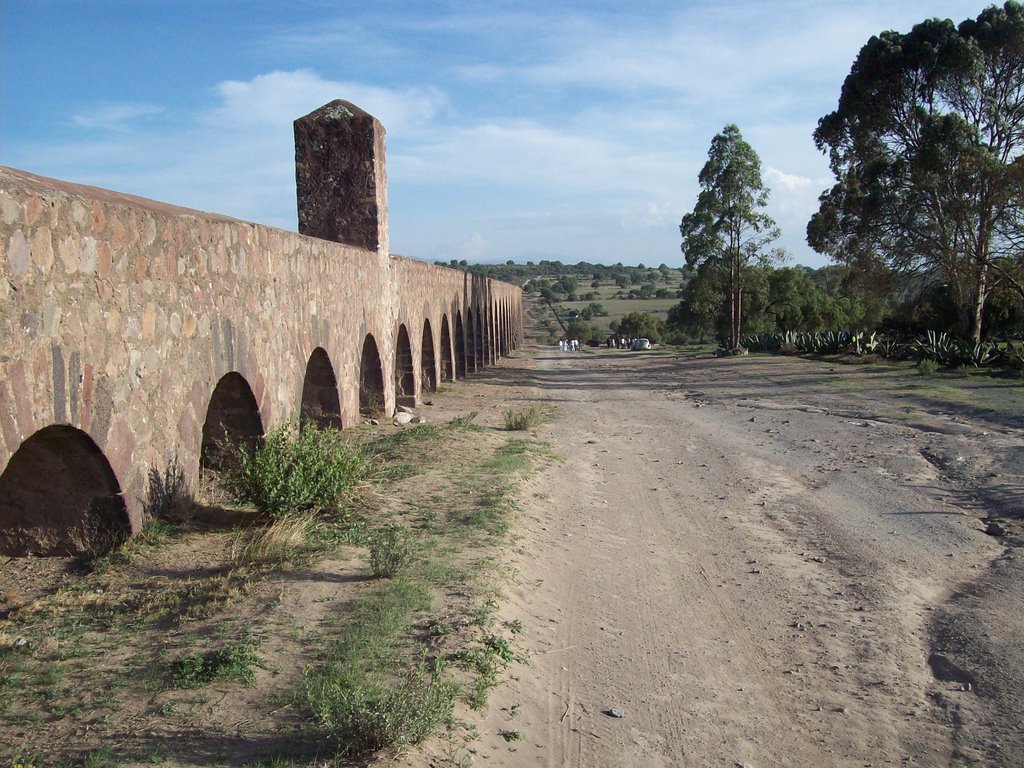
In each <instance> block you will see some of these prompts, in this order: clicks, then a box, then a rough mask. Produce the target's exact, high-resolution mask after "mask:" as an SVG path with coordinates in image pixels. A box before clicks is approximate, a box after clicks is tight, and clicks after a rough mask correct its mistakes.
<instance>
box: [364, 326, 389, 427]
mask: <svg viewBox="0 0 1024 768" xmlns="http://www.w3.org/2000/svg"><path fill="white" fill-rule="evenodd" d="M383 413H384V371H383V369H382V368H381V364H380V352H378V351H377V342H376V341H374V338H373V334H370V333H368V334H366V338H365V339H363V351H362V353H360V356H359V414H360V415H361V416H371V417H372V416H381V415H383Z"/></svg>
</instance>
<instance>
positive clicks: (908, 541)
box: [479, 351, 994, 766]
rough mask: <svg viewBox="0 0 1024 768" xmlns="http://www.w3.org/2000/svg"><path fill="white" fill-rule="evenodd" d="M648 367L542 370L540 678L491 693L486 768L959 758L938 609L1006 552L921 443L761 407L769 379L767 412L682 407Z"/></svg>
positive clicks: (664, 379)
mask: <svg viewBox="0 0 1024 768" xmlns="http://www.w3.org/2000/svg"><path fill="white" fill-rule="evenodd" d="M651 360H653V359H645V358H644V356H642V355H638V356H634V357H630V356H628V355H620V356H618V357H617V358H616V357H611V356H603V355H601V356H593V357H591V356H587V355H560V354H558V353H550V352H545V351H541V352H540V353H539V354H538V358H537V360H536V362H535V363H532V364H533V365H535V366H536V369H535V371H534V377H535V378H534V382H535V385H534V387H532V388H531V389H529V390H526V391H525V392H523V394H524V396H525V397H527V398H529V399H536V400H538V401H540V402H549V403H557V406H558V411H559V416H558V419H557V421H556V422H555V423H553V424H551V425H550V426H549V427H548V428H546V429H545V430H544V431H543V436H544V437H546V438H549V439H551V440H552V442H553V444H554V445H555V448H556V450H557V451H558V452H559V453H560V454H561V455H562V456H563V462H562V463H561V464H560V465H558V466H556V467H553V468H551V469H550V470H549V471H548V472H546V474H545V476H544V477H542V478H540V479H538V480H537V482H536V483H535V485H534V487H533V491H534V493H533V496H532V497H530V498H527V499H526V500H525V501H524V507H525V509H524V512H525V520H524V525H523V526H522V527H521V530H520V535H521V539H520V547H519V551H518V554H517V556H516V563H515V564H516V566H517V567H518V568H519V570H520V571H521V572H522V573H523V574H524V579H523V581H522V582H521V583H520V584H518V585H516V586H515V587H514V588H513V589H512V590H511V594H510V600H509V604H508V606H506V609H505V612H506V615H507V617H509V618H519V619H521V620H522V621H523V622H524V623H525V624H526V625H527V626H528V627H529V629H530V634H529V635H528V637H527V639H526V643H527V646H528V648H529V650H530V652H531V654H532V657H533V665H532V666H531V667H529V668H523V669H519V670H517V671H516V672H515V673H514V674H515V679H513V680H511V681H510V683H509V684H508V685H507V686H504V687H502V688H501V689H499V690H498V691H497V692H496V693H495V695H494V701H493V707H492V709H491V715H490V716H489V717H488V719H487V721H486V722H485V724H484V727H483V731H484V736H483V738H482V739H481V751H480V753H479V754H480V756H481V757H483V758H485V763H486V764H487V765H494V766H520V765H524V766H525V765H549V766H625V765H637V766H640V765H643V766H662V765H663V766H690V765H694V766H698V765H701V766H703V765H749V766H769V765H771V766H775V765H779V766H783V765H792V766H804V765H815V764H820V765H836V766H854V765H856V766H862V765H865V764H875V763H877V764H882V763H889V762H897V763H898V762H908V761H914V760H918V761H921V762H923V763H924V764H930V765H950V764H954V763H955V759H954V749H955V746H954V744H953V741H954V728H953V724H952V722H951V718H952V715H951V713H950V709H949V707H947V706H945V705H944V704H943V703H941V702H937V701H936V697H935V695H934V694H935V687H934V680H933V678H932V677H931V672H930V670H929V668H928V665H927V656H928V651H929V640H928V631H927V624H928V620H929V618H930V613H929V611H930V610H931V609H932V608H934V607H935V606H936V605H937V604H938V602H939V601H941V600H942V599H944V598H945V596H946V595H947V594H949V592H951V590H952V589H953V587H954V586H955V585H956V584H957V583H958V582H959V581H962V580H964V579H966V578H969V577H970V575H971V569H972V567H975V566H979V565H983V564H985V563H987V561H988V560H989V559H990V558H991V557H992V556H993V552H994V548H993V547H992V546H991V545H990V542H988V541H987V539H986V537H983V536H981V535H980V534H979V533H978V532H977V529H976V526H973V525H972V521H971V520H970V519H969V518H968V517H965V516H964V515H963V514H962V510H961V509H959V508H958V507H956V506H955V502H956V498H955V496H954V495H953V494H951V493H950V489H949V488H948V487H946V486H944V485H943V484H942V482H941V479H940V478H938V477H937V476H936V475H935V474H934V471H933V470H932V469H931V467H930V465H928V463H927V462H925V461H923V460H921V459H920V456H919V455H918V454H917V446H916V444H915V442H914V439H915V438H914V431H913V430H912V429H908V428H906V427H905V426H903V425H888V426H886V425H876V426H875V427H874V428H871V429H868V428H866V427H865V426H864V423H865V422H862V421H856V420H851V419H850V418H849V415H848V414H847V415H845V416H832V415H830V414H829V413H828V411H827V409H825V408H821V407H817V406H814V405H811V404H806V403H805V404H801V407H799V408H794V407H789V406H787V405H784V404H777V405H776V406H775V407H769V408H763V407H761V406H760V405H757V404H758V403H759V404H761V405H763V404H764V403H770V402H772V400H771V398H772V395H773V391H772V390H771V383H770V382H768V381H765V382H764V386H765V387H767V389H766V391H765V393H764V395H763V396H762V397H760V398H752V401H753V402H754V403H755V405H754V406H753V407H751V405H750V403H739V402H737V401H735V400H730V399H729V398H727V397H722V396H721V395H716V394H714V393H712V394H711V395H710V396H708V397H680V395H679V389H680V387H679V385H678V383H677V382H676V381H674V379H673V377H675V376H676V375H678V374H681V373H684V372H685V364H681V363H679V362H676V363H674V364H672V365H669V364H668V363H666V362H664V361H663V360H654V361H653V362H651V363H650V365H651V367H649V368H648V367H647V366H648V364H649V361H651ZM703 383H704V384H705V385H706V386H704V387H703V388H704V389H706V390H708V391H709V392H710V391H712V390H713V389H714V387H715V386H716V383H715V382H714V381H706V382H703ZM750 386H753V385H750ZM702 394H703V393H702ZM751 414H753V417H752V416H751ZM908 448H909V449H910V450H909V451H908ZM914 456H917V460H916V461H915V460H914ZM951 552H953V553H955V554H956V556H955V557H950V556H949V555H950V553H951ZM612 708H621V709H623V710H624V711H625V717H623V718H614V717H610V716H609V715H607V714H605V713H606V712H607V711H609V710H610V709H612ZM510 711H515V712H516V713H517V715H516V717H515V718H514V719H512V718H510V717H508V713H509V712H510ZM509 727H513V728H516V729H517V730H518V731H519V732H521V733H522V735H523V740H522V741H521V742H517V743H516V744H514V745H509V744H504V743H502V742H501V741H500V740H499V739H497V738H495V735H496V734H497V733H498V731H499V729H501V728H509Z"/></svg>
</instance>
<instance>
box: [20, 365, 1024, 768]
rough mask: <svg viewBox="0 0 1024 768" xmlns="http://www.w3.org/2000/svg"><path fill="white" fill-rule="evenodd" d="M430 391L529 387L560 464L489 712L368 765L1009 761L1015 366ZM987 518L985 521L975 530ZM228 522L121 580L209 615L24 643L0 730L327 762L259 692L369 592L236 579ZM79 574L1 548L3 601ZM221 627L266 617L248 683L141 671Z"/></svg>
mask: <svg viewBox="0 0 1024 768" xmlns="http://www.w3.org/2000/svg"><path fill="white" fill-rule="evenodd" d="M428 399H429V401H430V404H429V405H426V404H425V405H424V406H423V407H422V408H421V409H420V410H421V412H423V413H424V414H426V415H427V416H428V418H429V419H430V420H431V421H432V422H434V423H440V422H443V421H445V420H447V419H449V418H452V417H455V416H462V415H465V414H466V413H468V412H470V411H479V412H480V415H479V417H478V421H479V422H480V423H483V424H485V425H489V426H495V427H496V426H500V424H501V417H502V411H503V410H504V409H506V408H510V407H511V408H516V409H523V408H526V407H528V406H530V405H533V404H540V405H542V406H545V407H549V408H551V409H552V412H553V418H552V419H551V420H550V421H549V422H548V423H547V424H545V425H543V426H541V427H540V428H538V429H537V430H535V433H536V435H537V436H538V437H540V438H542V439H544V440H547V441H549V442H550V443H551V444H552V446H553V448H554V450H555V451H556V452H557V454H558V455H559V457H560V458H559V460H558V461H556V462H553V463H550V464H549V465H547V466H546V467H545V468H544V470H543V472H541V473H539V474H535V475H534V476H533V477H531V478H530V479H529V481H528V482H526V483H524V484H523V487H522V491H521V494H520V498H519V520H518V522H517V524H516V527H515V536H514V543H513V545H512V548H511V551H510V552H508V553H507V558H506V559H507V564H508V566H509V569H510V572H511V573H512V574H513V577H512V579H511V580H510V582H509V583H508V585H507V586H506V589H505V596H504V600H503V602H502V605H501V607H500V609H499V618H500V619H501V620H503V621H504V622H506V623H505V624H504V625H503V626H513V625H516V626H518V624H516V623H517V622H518V623H519V624H521V625H522V626H523V627H524V628H525V630H526V632H525V634H524V635H521V636H518V637H517V643H519V644H520V647H521V649H522V650H524V651H525V652H526V653H527V654H528V655H529V658H530V663H529V664H514V665H513V666H512V667H510V668H509V669H508V670H507V671H506V679H505V681H504V683H503V684H502V685H501V686H499V687H498V688H497V689H495V690H494V691H493V692H492V693H491V696H490V700H489V704H488V706H487V708H486V710H485V711H484V712H482V713H477V712H473V711H471V710H469V709H468V707H466V706H465V705H462V706H460V709H459V711H458V716H459V718H460V719H462V720H463V721H465V722H466V723H468V724H469V725H470V726H475V729H476V731H475V733H476V735H475V736H472V735H471V737H470V738H468V739H466V738H465V732H464V731H458V729H457V731H456V733H455V734H454V735H452V734H449V735H448V737H447V738H439V739H436V740H434V741H432V742H430V743H428V744H425V745H423V746H422V747H420V748H417V749H415V750H409V751H405V752H402V753H399V754H386V755H381V756H378V757H377V758H376V759H373V760H371V761H370V763H371V764H373V765H417V766H422V765H431V766H438V768H440V767H442V766H454V765H465V764H467V763H469V762H470V760H471V761H472V764H475V765H487V766H535V765H538V766H545V765H546V766H587V767H588V768H591V767H603V766H609V767H611V766H644V767H646V766H750V767H754V766H757V767H759V768H763V767H764V766H812V765H828V766H869V765H876V766H877V765H922V766H924V765H927V766H944V765H949V766H960V765H991V766H1011V765H1024V731H1022V729H1021V728H1020V725H1019V723H1020V720H1021V717H1022V715H1024V664H1022V663H1021V662H1022V657H1024V631H1022V629H1024V627H1022V624H1024V589H1022V587H1024V567H1022V560H1021V558H1020V550H1019V549H1018V547H1019V546H1020V544H1021V543H1022V538H1021V525H1022V521H1021V517H1022V516H1024V418H1022V415H1021V414H1022V411H1024V387H1022V386H1021V382H1020V380H1019V379H1018V380H1011V379H1000V378H995V377H989V376H969V375H949V376H938V377H922V376H917V375H916V374H915V373H914V372H913V371H912V370H909V369H907V368H905V367H891V366H885V365H863V364H859V363H858V364H844V363H843V362H842V361H837V360H835V361H833V360H806V359H800V358H786V357H749V358H731V359H721V360H718V359H711V358H696V359H695V358H684V357H682V356H677V355H672V354H658V353H656V352H655V353H629V352H617V351H607V350H598V351H595V352H592V351H587V352H584V353H579V354H568V353H559V352H558V351H557V349H555V350H552V349H551V348H536V349H526V350H523V351H521V352H517V353H516V354H515V355H514V356H513V357H511V358H508V359H505V360H502V361H500V362H499V364H498V365H497V366H494V367H492V368H490V369H488V370H487V372H485V373H484V374H481V375H479V376H475V377H472V378H471V379H470V380H469V381H467V382H460V383H459V384H457V385H455V386H453V387H450V388H446V389H445V391H443V392H441V393H438V394H435V395H432V396H429V397H428ZM498 434H499V433H496V432H492V433H491V436H490V437H486V440H491V439H492V437H493V438H496V437H497V436H498ZM485 442H486V441H485ZM474 445H475V444H474ZM474 445H470V444H468V443H467V444H466V445H464V446H462V447H461V448H459V450H464V451H469V452H479V451H480V450H482V448H480V447H474ZM455 459H456V457H455V456H453V455H452V448H451V446H439V449H438V451H437V455H436V456H431V457H430V460H429V463H432V464H433V466H432V467H427V468H425V471H424V472H423V473H422V474H420V475H417V476H415V477H413V478H411V479H410V480H409V481H408V482H407V483H405V484H404V485H403V486H401V487H398V488H395V489H393V491H392V499H391V500H390V501H391V502H396V503H397V504H398V507H399V508H401V507H402V504H409V505H414V504H415V503H416V499H417V498H419V497H421V496H423V495H424V494H427V495H429V494H434V495H436V496H437V498H441V497H442V496H443V495H444V493H446V492H447V491H446V490H445V489H446V488H450V487H451V485H450V483H445V482H438V481H437V480H436V479H434V478H433V475H432V472H434V471H436V470H439V469H442V468H443V469H445V471H450V470H449V468H448V467H447V465H448V463H450V462H453V461H455ZM432 498H433V497H432ZM989 518H994V519H998V520H999V521H1001V524H1002V525H1003V526H1004V527H1005V529H1006V533H1007V535H1005V536H998V537H997V536H991V535H988V534H986V533H985V530H986V527H987V522H986V520H987V519H989ZM230 544H231V534H228V533H223V532H222V533H215V532H214V533H209V532H201V531H197V532H195V533H194V534H189V535H187V536H184V537H180V538H178V539H175V540H174V543H173V546H169V547H156V548H152V549H147V548H141V549H140V550H138V551H137V553H136V556H135V557H136V560H135V562H134V563H133V564H132V567H133V568H134V569H135V570H134V571H132V570H131V569H129V570H127V571H123V573H127V574H131V573H136V574H137V575H138V578H139V579H140V580H141V579H148V580H150V581H147V582H145V583H147V584H148V583H154V584H156V582H153V581H152V580H153V579H156V580H158V581H159V580H160V579H166V580H167V586H166V589H162V591H161V594H162V595H163V599H167V600H170V599H172V597H173V595H174V594H177V592H175V589H177V588H178V587H179V586H180V582H181V581H182V580H184V581H186V582H188V581H195V582H196V586H197V594H198V595H200V596H203V595H207V596H209V599H210V600H212V601H214V604H213V605H212V606H211V608H210V611H209V618H206V616H207V614H206V613H205V612H204V611H199V612H198V613H197V615H196V617H195V618H193V619H189V620H188V621H172V622H159V621H158V622H148V623H145V624H144V625H141V626H140V627H138V628H133V627H131V626H127V625H126V626H124V627H121V629H120V630H119V631H122V632H123V634H121V635H118V634H117V633H116V632H115V633H110V634H106V635H100V634H94V633H92V631H90V632H89V633H85V634H82V635H80V636H75V637H72V638H69V639H67V640H64V639H61V640H60V643H59V645H57V646H55V647H51V648H49V649H46V648H43V647H40V648H39V649H38V650H35V651H33V655H34V656H35V657H36V658H47V656H46V654H51V655H52V656H53V658H55V659H56V658H58V657H60V658H63V660H64V662H65V666H64V667H63V669H64V671H63V673H62V677H61V678H60V679H55V680H53V681H51V682H50V683H49V688H48V689H47V690H48V691H51V692H52V693H53V694H54V695H55V696H57V697H58V699H57V700H54V701H52V702H43V703H38V702H37V703H33V704H32V708H31V711H33V712H41V713H42V714H41V715H38V716H36V717H35V718H33V719H27V718H23V719H20V720H19V719H11V718H10V717H8V721H7V722H6V723H5V724H4V729H3V731H2V732H0V746H2V747H5V748H6V750H5V751H7V752H8V753H9V754H24V753H25V752H29V753H35V754H39V755H42V756H44V757H45V756H46V755H47V754H59V755H68V754H71V755H75V754H77V755H83V754H86V753H87V752H88V751H89V750H96V749H98V748H101V747H104V746H109V747H111V748H113V756H112V758H111V760H110V761H109V762H108V763H106V764H114V763H115V762H116V763H118V764H142V763H146V762H149V763H154V764H165V765H212V764H228V765H257V764H263V765H269V764H273V765H279V766H283V765H321V764H323V752H321V751H320V745H318V744H317V743H316V742H315V741H310V740H309V739H308V738H307V729H306V724H304V723H303V722H302V721H301V719H300V718H299V715H298V712H297V707H295V706H294V705H293V704H292V703H291V701H292V700H291V699H289V698H288V697H287V696H285V695H283V694H285V693H286V692H287V691H289V690H291V689H294V688H295V687H296V685H297V684H298V682H299V680H300V679H301V672H302V664H303V663H304V659H305V658H306V654H308V653H309V651H310V647H311V645H312V646H314V647H315V638H316V636H317V634H318V632H319V631H320V629H321V627H322V625H323V623H324V622H325V621H330V620H331V617H332V616H336V615H337V614H338V612H339V611H343V610H344V606H345V605H346V604H347V603H348V601H350V600H351V599H352V598H353V597H355V596H357V595H359V594H361V593H362V592H363V591H364V590H366V589H368V588H369V585H368V583H367V581H366V576H365V573H366V569H365V563H363V562H362V561H361V558H362V557H364V552H363V551H362V550H358V549H352V550H351V551H348V554H347V555H346V554H345V551H342V552H340V553H339V555H340V556H339V557H338V558H337V559H331V560H328V561H322V562H319V563H316V564H315V565H314V566H311V567H309V568H305V567H300V568H297V569H295V570H292V571H287V572H282V573H278V574H276V575H272V576H271V577H270V578H267V579H264V580H259V581H258V582H254V583H252V584H247V583H241V584H238V583H233V582H230V580H228V579H227V576H228V571H227V570H225V569H224V568H223V567H221V568H220V569H219V570H218V568H216V567H211V565H210V564H211V563H223V562H224V560H225V556H226V555H225V552H226V550H227V549H229V548H230ZM100 576H102V573H101V574H100ZM85 578H87V576H86V575H83V574H82V573H80V572H79V571H77V570H75V568H74V567H72V563H70V562H63V561H58V560H52V559H48V560H20V561H19V560H11V561H5V562H3V563H2V564H0V587H2V589H0V595H2V596H3V597H4V599H5V600H6V601H7V602H6V604H5V605H4V606H0V608H3V609H6V610H11V609H12V608H13V606H15V605H31V604H32V602H33V601H34V600H36V599H38V598H40V597H41V599H42V600H44V601H45V600H47V599H52V598H53V596H55V595H57V596H59V595H61V594H64V593H66V592H68V591H69V590H73V589H74V588H75V585H77V584H79V583H86V582H83V581H82V580H83V579H85ZM88 578H90V579H93V580H94V581H95V579H96V578H98V577H97V576H96V575H95V574H93V575H91V576H88ZM220 579H224V580H225V581H224V583H220V581H219V580H220ZM94 581H88V582H87V583H88V584H89V585H90V586H91V587H93V588H94V589H98V590H99V591H98V592H95V597H90V598H89V599H90V600H95V601H99V602H104V601H109V602H110V603H111V605H115V604H116V602H117V601H116V599H115V598H116V597H117V595H116V594H115V590H116V589H119V588H121V587H122V586H125V585H122V584H113V583H112V584H107V585H97V584H95V583H94ZM160 583H161V584H162V583H163V582H160ZM158 586H159V585H158ZM58 587H61V591H55V590H57V588H58ZM171 587H174V589H172V588H171ZM199 587H202V589H199ZM239 590H240V591H241V592H242V594H241V595H239V594H237V592H238V591H239ZM246 590H251V593H246ZM158 591H160V590H158ZM233 591H234V592H233ZM47 596H49V597H47ZM79 598H81V595H79ZM217 601H220V602H217ZM58 608H59V606H58ZM200 608H202V606H200ZM76 610H77V608H76ZM119 615H120V614H119ZM226 627H227V630H226V629H225V628H226ZM2 629H3V628H2V627H0V630H2ZM246 630H248V631H251V632H255V633H257V634H259V635H260V636H261V637H262V638H263V640H262V645H261V654H262V655H264V658H265V664H264V667H263V668H261V669H259V670H258V671H257V673H256V674H257V679H256V685H255V686H254V687H252V688H247V687H245V686H241V685H239V684H237V683H223V684H221V683H218V684H215V685H213V686H211V687H209V688H207V689H204V690H202V691H198V692H190V691H170V690H167V689H166V687H165V686H162V685H161V684H160V681H161V679H162V678H161V675H163V674H165V670H164V667H165V666H166V664H167V662H168V660H169V659H171V658H174V657H175V654H178V653H181V652H183V651H184V650H191V649H195V648H197V647H204V644H205V643H207V642H216V641H217V639H218V638H222V637H225V636H229V635H231V633H232V632H235V631H238V632H242V631H246ZM226 632H227V634H225V633H226ZM119 637H120V638H121V639H120V640H119ZM129 638H131V642H132V643H133V644H134V645H132V646H131V647H129V646H128V645H125V642H127V641H128V640H129ZM8 639H10V638H8ZM311 640H312V643H311ZM69 648H75V649H76V651H75V655H74V656H72V657H68V656H67V653H68V650H67V649H69ZM140 648H141V650H139V649H140ZM76 659H81V660H82V662H81V669H82V671H81V673H79V672H77V671H76V670H77V669H78V666H77V665H78V662H77V661H76ZM69 665H70V666H69ZM29 703H31V702H29ZM10 707H11V709H10V710H9V712H14V713H17V712H21V711H23V710H22V708H20V707H19V704H18V701H17V699H16V700H15V702H14V703H13V704H11V705H10ZM26 707H27V704H26ZM24 711H25V712H27V711H28V709H25V710H24ZM616 715H621V716H616ZM472 733H473V730H472V728H471V730H470V734H472ZM0 754H2V752H0ZM130 755H134V756H135V757H132V758H129V757H128V756H130ZM275 755H281V756H282V757H280V758H278V759H277V761H276V762H274V761H273V760H274V756H275ZM147 756H148V757H147ZM53 762H57V761H56V760H54V761H53ZM71 762H75V760H71ZM40 764H48V762H47V761H46V760H43V761H41V763H40ZM359 764H365V763H362V762H360V763H359Z"/></svg>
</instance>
